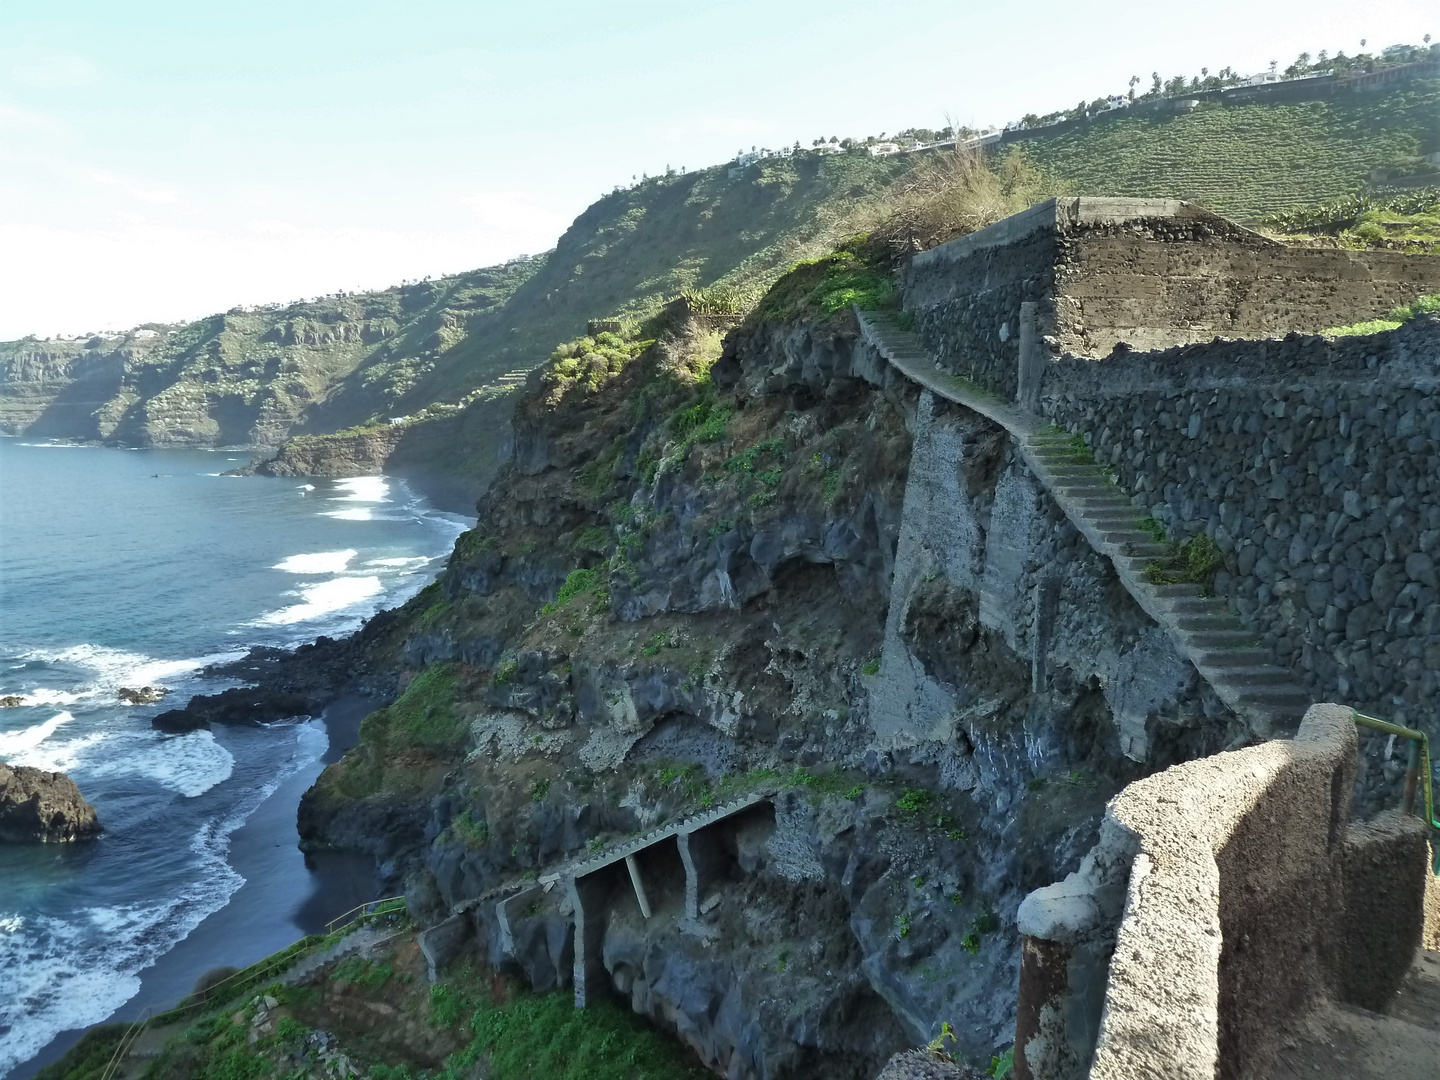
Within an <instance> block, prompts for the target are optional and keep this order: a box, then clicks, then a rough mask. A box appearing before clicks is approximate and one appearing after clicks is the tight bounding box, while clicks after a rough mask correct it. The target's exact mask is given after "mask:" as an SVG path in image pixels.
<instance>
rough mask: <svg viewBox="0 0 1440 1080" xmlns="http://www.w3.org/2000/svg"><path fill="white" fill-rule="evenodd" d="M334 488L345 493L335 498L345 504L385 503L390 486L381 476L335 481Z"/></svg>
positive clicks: (388, 496) (352, 477)
mask: <svg viewBox="0 0 1440 1080" xmlns="http://www.w3.org/2000/svg"><path fill="white" fill-rule="evenodd" d="M335 487H336V488H337V489H338V490H340V491H343V492H345V494H344V495H340V496H337V498H339V499H343V500H345V501H346V502H387V501H388V500H389V498H390V484H389V482H388V481H387V480H386V479H385V477H383V476H351V477H348V478H346V479H344V480H337V481H335Z"/></svg>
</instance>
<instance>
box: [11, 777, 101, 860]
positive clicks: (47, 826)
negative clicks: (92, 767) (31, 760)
mask: <svg viewBox="0 0 1440 1080" xmlns="http://www.w3.org/2000/svg"><path fill="white" fill-rule="evenodd" d="M99 831H100V820H99V818H98V817H97V816H96V814H95V808H94V807H93V806H91V805H90V804H89V803H88V802H86V801H85V798H84V796H82V795H81V794H80V789H79V788H78V787H76V786H75V781H73V780H71V779H70V778H69V777H68V776H66V775H65V774H64V773H58V772H45V771H44V770H43V769H32V768H30V767H29V766H28V765H6V764H3V763H0V843H6V844H37V843H38V844H56V843H66V842H68V841H71V840H87V839H89V838H91V837H93V836H95V835H96V834H97V833H99Z"/></svg>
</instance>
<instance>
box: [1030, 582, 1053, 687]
mask: <svg viewBox="0 0 1440 1080" xmlns="http://www.w3.org/2000/svg"><path fill="white" fill-rule="evenodd" d="M1059 603H1060V580H1059V578H1057V577H1055V576H1053V575H1050V574H1046V575H1045V576H1043V577H1041V578H1040V580H1039V581H1038V582H1036V583H1035V622H1034V628H1033V629H1032V631H1031V637H1030V690H1031V692H1032V693H1035V694H1040V693H1043V692H1044V691H1045V660H1046V657H1048V656H1049V655H1050V635H1051V633H1052V632H1053V631H1054V628H1055V612H1056V610H1057V609H1058V607H1059Z"/></svg>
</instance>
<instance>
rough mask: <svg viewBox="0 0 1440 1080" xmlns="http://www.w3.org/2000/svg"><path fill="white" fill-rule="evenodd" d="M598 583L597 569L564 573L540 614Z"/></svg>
mask: <svg viewBox="0 0 1440 1080" xmlns="http://www.w3.org/2000/svg"><path fill="white" fill-rule="evenodd" d="M607 535H608V534H607ZM599 585H600V571H599V570H571V571H570V573H568V574H566V575H565V581H564V583H563V584H562V585H561V586H560V591H559V592H557V593H556V594H555V599H554V600H553V601H551V602H550V603H548V604H546V605H544V606H543V607H542V608H541V609H540V614H541V615H549V614H550V613H551V612H553V611H559V610H560V609H561V608H563V607H564V606H565V605H566V604H568V603H570V601H571V600H574V599H575V598H576V597H577V596H582V595H584V594H585V593H588V592H594V591H595V590H596V589H597V588H598V587H599ZM497 674H498V669H497Z"/></svg>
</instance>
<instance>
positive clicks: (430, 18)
mask: <svg viewBox="0 0 1440 1080" xmlns="http://www.w3.org/2000/svg"><path fill="white" fill-rule="evenodd" d="M1427 32H1432V33H1436V34H1440V6H1437V5H1436V4H1435V3H1434V0H1424V2H1411V0H1385V2H1373V0H1371V2H1366V3H1357V2H1355V0H1308V2H1304V3H1296V2H1285V0H1212V2H1206V0H1195V2H1192V3H1189V4H1178V3H1175V4H1170V3H1163V2H1156V0H1149V2H1143V3H1134V2H1129V0H1115V2H1111V3H1087V2H1083V0H1072V2H1068V3H1051V2H1048V0H1039V2H1030V3H1009V4H1003V3H993V2H992V3H983V4H982V3H963V2H956V0H949V2H939V0H891V2H889V3H883V4H882V3H875V2H870V3H854V2H850V0H819V2H814V3H811V2H807V0H754V2H751V0H729V2H714V3H697V2H691V3H684V2H681V0H671V2H669V3H650V2H639V0H636V2H609V3H607V2H603V0H590V2H559V0H530V2H526V3H515V2H510V3H495V2H491V0H469V2H459V0H454V2H442V0H405V2H389V3H382V2H372V0H343V2H330V0H244V2H236V0H93V2H82V0H0V338H9V337H15V336H19V335H21V334H25V333H39V334H49V333H79V332H82V331H87V330H90V329H99V328H102V327H122V326H128V325H133V324H134V323H137V322H140V321H145V320H149V319H178V318H190V317H196V316H200V315H203V314H206V313H208V312H210V311H215V310H221V309H224V308H227V307H230V306H232V305H234V304H237V303H256V302H263V301H270V300H286V299H292V298H297V297H300V296H309V295H315V294H318V293H324V292H333V291H335V290H336V289H358V288H373V287H383V286H385V285H388V284H393V283H395V282H398V281H399V280H401V279H402V278H415V277H420V276H423V275H425V274H441V273H447V272H451V271H456V270H463V269H468V268H471V267H476V266H483V265H487V264H490V263H494V262H498V261H501V260H503V259H505V258H508V257H511V256H513V255H516V254H520V253H532V252H538V251H543V250H545V249H546V248H548V247H550V246H551V245H552V244H553V243H554V241H555V239H556V237H557V236H558V235H559V234H560V232H561V231H562V230H563V229H564V228H565V226H566V225H567V224H568V223H569V222H570V220H571V219H572V218H574V217H575V215H576V214H578V213H579V212H580V211H581V210H583V209H584V208H585V206H586V205H588V204H589V203H590V202H591V201H593V200H594V199H595V198H596V197H597V196H599V195H600V194H602V193H603V192H605V191H608V190H609V189H610V188H611V187H613V186H614V185H615V184H617V183H625V182H627V181H628V180H629V179H630V177H631V175H632V174H638V173H641V172H651V173H654V172H657V171H662V170H664V169H665V167H666V166H667V165H674V166H681V165H685V166H689V167H692V168H693V167H697V166H701V165H708V164H713V163H716V162H719V161H722V160H725V159H727V158H728V157H730V156H732V155H733V154H734V153H735V151H736V150H737V149H739V148H740V147H746V148H748V147H749V146H751V145H752V144H759V145H771V146H775V145H780V144H789V143H793V142H794V141H795V140H797V139H799V140H800V141H801V142H802V143H806V144H808V143H809V142H810V141H811V140H812V139H813V138H815V137H817V136H820V135H824V136H829V135H839V136H841V137H844V136H846V135H857V136H859V135H865V134H878V133H879V132H881V131H896V130H900V129H902V128H904V127H908V126H911V125H926V126H932V127H939V126H942V125H943V124H944V122H945V119H944V118H945V116H946V114H949V115H953V116H955V117H958V118H959V119H960V120H961V121H962V122H966V123H970V124H973V125H975V126H979V125H983V124H1000V123H1004V122H1006V121H1008V120H1011V119H1015V118H1018V117H1019V116H1022V115H1023V114H1025V113H1027V112H1032V111H1033V112H1039V113H1043V112H1047V111H1050V110H1052V109H1056V108H1062V107H1067V106H1071V105H1073V104H1074V103H1075V102H1076V101H1078V100H1080V99H1081V98H1085V99H1087V100H1088V99H1092V98H1095V97H1097V96H1099V95H1101V94H1105V93H1119V92H1123V91H1124V90H1125V89H1126V83H1127V80H1128V79H1129V77H1130V76H1131V75H1140V76H1142V78H1146V79H1147V80H1148V77H1149V74H1150V72H1151V71H1153V70H1157V69H1158V70H1159V71H1160V73H1161V74H1162V75H1163V76H1165V77H1167V78H1168V77H1170V76H1172V75H1177V74H1186V75H1190V74H1195V73H1197V72H1198V71H1199V69H1200V68H1201V67H1202V66H1208V67H1209V68H1211V69H1212V70H1217V69H1219V68H1221V67H1225V66H1227V65H1228V66H1232V67H1234V68H1236V69H1237V70H1240V71H1243V72H1251V71H1258V70H1261V69H1263V68H1264V67H1265V66H1266V64H1267V63H1268V62H1269V61H1270V60H1272V59H1274V60H1279V61H1281V66H1282V67H1283V66H1284V65H1285V64H1286V63H1289V62H1290V61H1291V60H1292V59H1293V58H1294V56H1295V54H1296V53H1298V52H1300V51H1301V50H1302V49H1303V50H1309V51H1311V52H1314V51H1317V50H1319V49H1322V48H1324V49H1329V50H1330V51H1331V52H1334V51H1337V50H1340V49H1343V50H1345V51H1346V52H1352V53H1353V52H1355V51H1357V50H1358V48H1359V42H1360V39H1361V38H1368V40H1369V43H1370V47H1371V48H1372V49H1373V48H1375V47H1376V46H1384V45H1389V44H1393V43H1395V42H1400V41H1404V42H1415V43H1418V42H1419V40H1420V38H1421V36H1422V35H1423V34H1425V33H1427Z"/></svg>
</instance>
